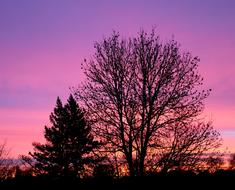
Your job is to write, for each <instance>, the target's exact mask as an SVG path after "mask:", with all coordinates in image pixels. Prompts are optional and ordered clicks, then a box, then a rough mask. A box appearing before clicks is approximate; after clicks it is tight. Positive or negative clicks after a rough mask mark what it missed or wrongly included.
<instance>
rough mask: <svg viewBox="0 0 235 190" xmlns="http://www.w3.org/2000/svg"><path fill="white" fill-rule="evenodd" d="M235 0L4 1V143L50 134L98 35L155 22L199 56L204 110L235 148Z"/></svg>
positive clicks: (0, 98)
mask: <svg viewBox="0 0 235 190" xmlns="http://www.w3.org/2000/svg"><path fill="white" fill-rule="evenodd" d="M234 10H235V1H234V0H230V1H229V0H142V1H138V0H132V1H131V0H129V1H128V0H116V1H114V0H107V1H104V0H97V1H96V0H0V142H4V141H6V143H7V146H8V148H10V149H11V155H12V156H14V157H17V155H18V154H26V153H27V152H28V151H29V150H32V146H31V143H32V142H33V141H43V129H44V125H46V124H48V123H49V120H48V117H49V114H50V112H51V111H52V110H53V108H54V105H55V101H56V97H57V96H60V97H61V98H62V100H63V101H65V100H66V99H67V97H68V95H69V93H70V90H69V87H71V86H77V85H78V84H79V83H80V82H81V80H82V78H83V74H82V71H81V68H80V65H81V62H82V60H83V59H84V58H89V57H90V56H91V55H92V54H93V53H94V48H93V47H94V42H95V41H100V40H102V38H103V37H104V36H108V35H110V34H111V33H112V31H113V30H117V31H119V32H120V34H121V35H122V36H124V37H130V36H136V35H137V33H138V32H139V31H140V29H141V28H143V29H145V30H147V31H150V30H151V28H152V27H153V26H155V27H156V29H157V32H158V34H159V35H160V37H161V39H162V41H166V40H167V39H171V38H172V36H174V38H175V39H176V40H177V41H178V42H180V44H181V48H182V50H186V51H190V52H191V53H192V54H193V55H194V56H199V57H200V59H201V62H200V64H199V69H200V73H201V74H202V76H203V77H204V78H205V88H212V90H213V91H212V93H211V95H210V97H209V98H208V99H207V100H206V102H205V103H206V110H205V115H206V116H207V118H208V119H212V120H213V123H214V127H215V128H216V129H217V130H218V131H220V132H221V135H222V137H223V139H224V148H226V147H227V148H228V151H235V80H234V79H235V21H234V19H235V11H234Z"/></svg>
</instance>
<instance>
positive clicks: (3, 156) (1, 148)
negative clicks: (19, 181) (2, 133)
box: [0, 143, 13, 180]
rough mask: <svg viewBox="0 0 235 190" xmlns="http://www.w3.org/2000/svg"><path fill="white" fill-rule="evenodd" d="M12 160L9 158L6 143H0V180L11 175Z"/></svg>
mask: <svg viewBox="0 0 235 190" xmlns="http://www.w3.org/2000/svg"><path fill="white" fill-rule="evenodd" d="M12 167H13V163H12V160H11V159H10V158H9V150H8V149H7V147H6V143H2V144H0V180H5V179H7V178H11V177H12V174H13V172H12Z"/></svg>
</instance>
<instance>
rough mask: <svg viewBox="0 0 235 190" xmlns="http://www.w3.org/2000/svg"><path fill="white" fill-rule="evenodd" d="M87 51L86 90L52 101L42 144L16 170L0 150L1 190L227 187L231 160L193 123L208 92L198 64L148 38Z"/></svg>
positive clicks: (206, 127)
mask: <svg viewBox="0 0 235 190" xmlns="http://www.w3.org/2000/svg"><path fill="white" fill-rule="evenodd" d="M95 50H96V51H95V54H94V56H93V57H92V58H91V59H90V60H84V63H83V64H82V67H83V70H84V73H85V75H86V81H85V82H84V83H83V84H82V85H80V86H79V87H78V88H72V89H71V90H72V94H71V95H70V97H69V98H68V100H67V102H66V103H65V104H63V103H62V102H61V100H60V98H59V97H58V98H57V101H56V106H55V108H54V110H53V112H52V113H51V115H50V117H49V119H50V126H45V128H44V137H45V140H46V143H44V144H41V143H38V142H34V143H33V146H34V151H33V152H29V154H28V155H22V156H20V160H21V162H20V163H18V164H14V163H11V162H10V161H9V160H10V159H8V156H7V150H6V146H5V145H2V146H1V148H0V177H1V179H2V180H1V181H2V182H1V185H2V186H8V185H13V186H14V185H16V184H17V185H20V184H21V185H22V184H25V182H26V181H28V182H27V183H28V186H29V187H30V184H31V185H37V186H40V185H42V184H43V183H42V182H44V183H47V184H49V185H55V184H57V185H58V186H63V184H68V182H69V184H76V185H79V186H80V187H83V188H97V187H102V188H105V187H107V188H108V187H112V188H122V187H123V186H125V187H126V186H128V185H130V186H132V187H133V186H136V187H137V186H138V185H141V184H142V185H143V184H149V185H150V184H151V185H154V184H155V185H163V184H164V183H165V182H164V179H167V180H170V181H174V183H168V184H165V185H169V186H171V185H172V186H173V184H174V185H176V184H178V185H179V186H180V184H181V183H184V182H183V181H185V179H187V180H188V181H190V180H194V182H196V181H197V180H199V181H201V180H202V179H203V178H206V179H207V181H210V180H211V179H212V178H220V179H222V178H223V177H224V179H226V180H229V179H230V177H235V173H234V167H235V156H234V155H231V158H230V159H229V160H228V161H225V159H224V157H223V153H221V152H220V151H219V147H220V145H221V138H220V135H219V133H218V132H217V131H216V130H215V129H214V128H213V126H212V122H211V121H206V120H205V119H203V116H202V113H203V110H204V100H205V99H206V98H207V97H208V96H209V93H210V91H211V90H210V89H209V90H204V89H203V78H202V77H201V75H200V74H199V73H198V63H199V58H198V57H193V56H192V55H191V54H190V53H188V52H182V51H181V50H180V48H179V44H178V43H177V42H176V41H175V40H170V41H168V42H166V43H162V42H161V41H160V38H159V36H157V35H156V33H155V31H154V30H153V31H152V32H151V33H150V34H147V33H146V32H144V31H141V32H140V33H139V35H138V36H137V37H134V38H130V39H128V40H126V39H120V36H119V34H118V33H117V32H114V33H113V34H112V35H111V36H110V37H108V38H105V39H103V41H101V42H99V43H96V44H95ZM225 176H226V178H225ZM178 178H180V179H179V180H178ZM176 179H177V180H176ZM29 181H30V182H29ZM177 181H178V182H177ZM103 184H106V186H102V185H103ZM196 184H197V183H196ZM42 186H43V185H42ZM144 186H145V187H146V185H144Z"/></svg>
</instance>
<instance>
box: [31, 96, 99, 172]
mask: <svg viewBox="0 0 235 190" xmlns="http://www.w3.org/2000/svg"><path fill="white" fill-rule="evenodd" d="M50 122H51V126H50V127H47V126H45V134H44V136H45V139H46V143H45V144H40V143H33V146H34V149H35V151H34V152H33V153H31V152H30V153H29V154H30V156H31V157H32V158H33V160H35V165H34V167H35V168H36V169H37V170H39V171H41V172H43V173H46V174H49V175H52V176H80V175H81V174H82V171H83V170H84V165H85V164H89V163H91V162H92V161H93V159H92V157H91V156H89V154H90V153H91V151H92V150H93V149H94V148H97V147H98V142H97V141H94V140H93V136H92V135H91V133H90V132H91V126H90V125H89V124H88V123H87V121H86V120H85V112H84V110H82V109H81V108H79V106H78V104H77V102H76V101H75V99H74V98H73V96H72V95H70V97H69V99H68V102H67V104H65V105H64V106H63V105H62V102H61V100H60V98H57V102H56V107H55V108H54V111H53V113H51V115H50Z"/></svg>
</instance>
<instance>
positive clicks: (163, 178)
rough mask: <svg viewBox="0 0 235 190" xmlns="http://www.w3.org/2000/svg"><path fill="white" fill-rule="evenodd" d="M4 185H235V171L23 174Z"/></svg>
mask: <svg viewBox="0 0 235 190" xmlns="http://www.w3.org/2000/svg"><path fill="white" fill-rule="evenodd" d="M2 189H41V190H44V189H51V190H52V189H66V190H70V189H78V190H89V189H101V190H106V189H109V190H112V189H120V190H125V189H130V190H131V189H143V190H153V189H159V190H163V189H177V190H178V189H189V190H190V189H198V190H199V189H207V190H211V189H212V190H213V189H231V190H232V189H235V174H234V173H229V172H228V173H222V174H216V175H192V174H167V175H152V176H147V177H134V178H129V177H123V178H119V179H113V178H111V177H97V178H87V179H83V180H79V179H64V178H60V179H59V178H50V179H49V178H48V177H21V178H16V179H11V180H7V181H4V182H1V183H0V190H2Z"/></svg>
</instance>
